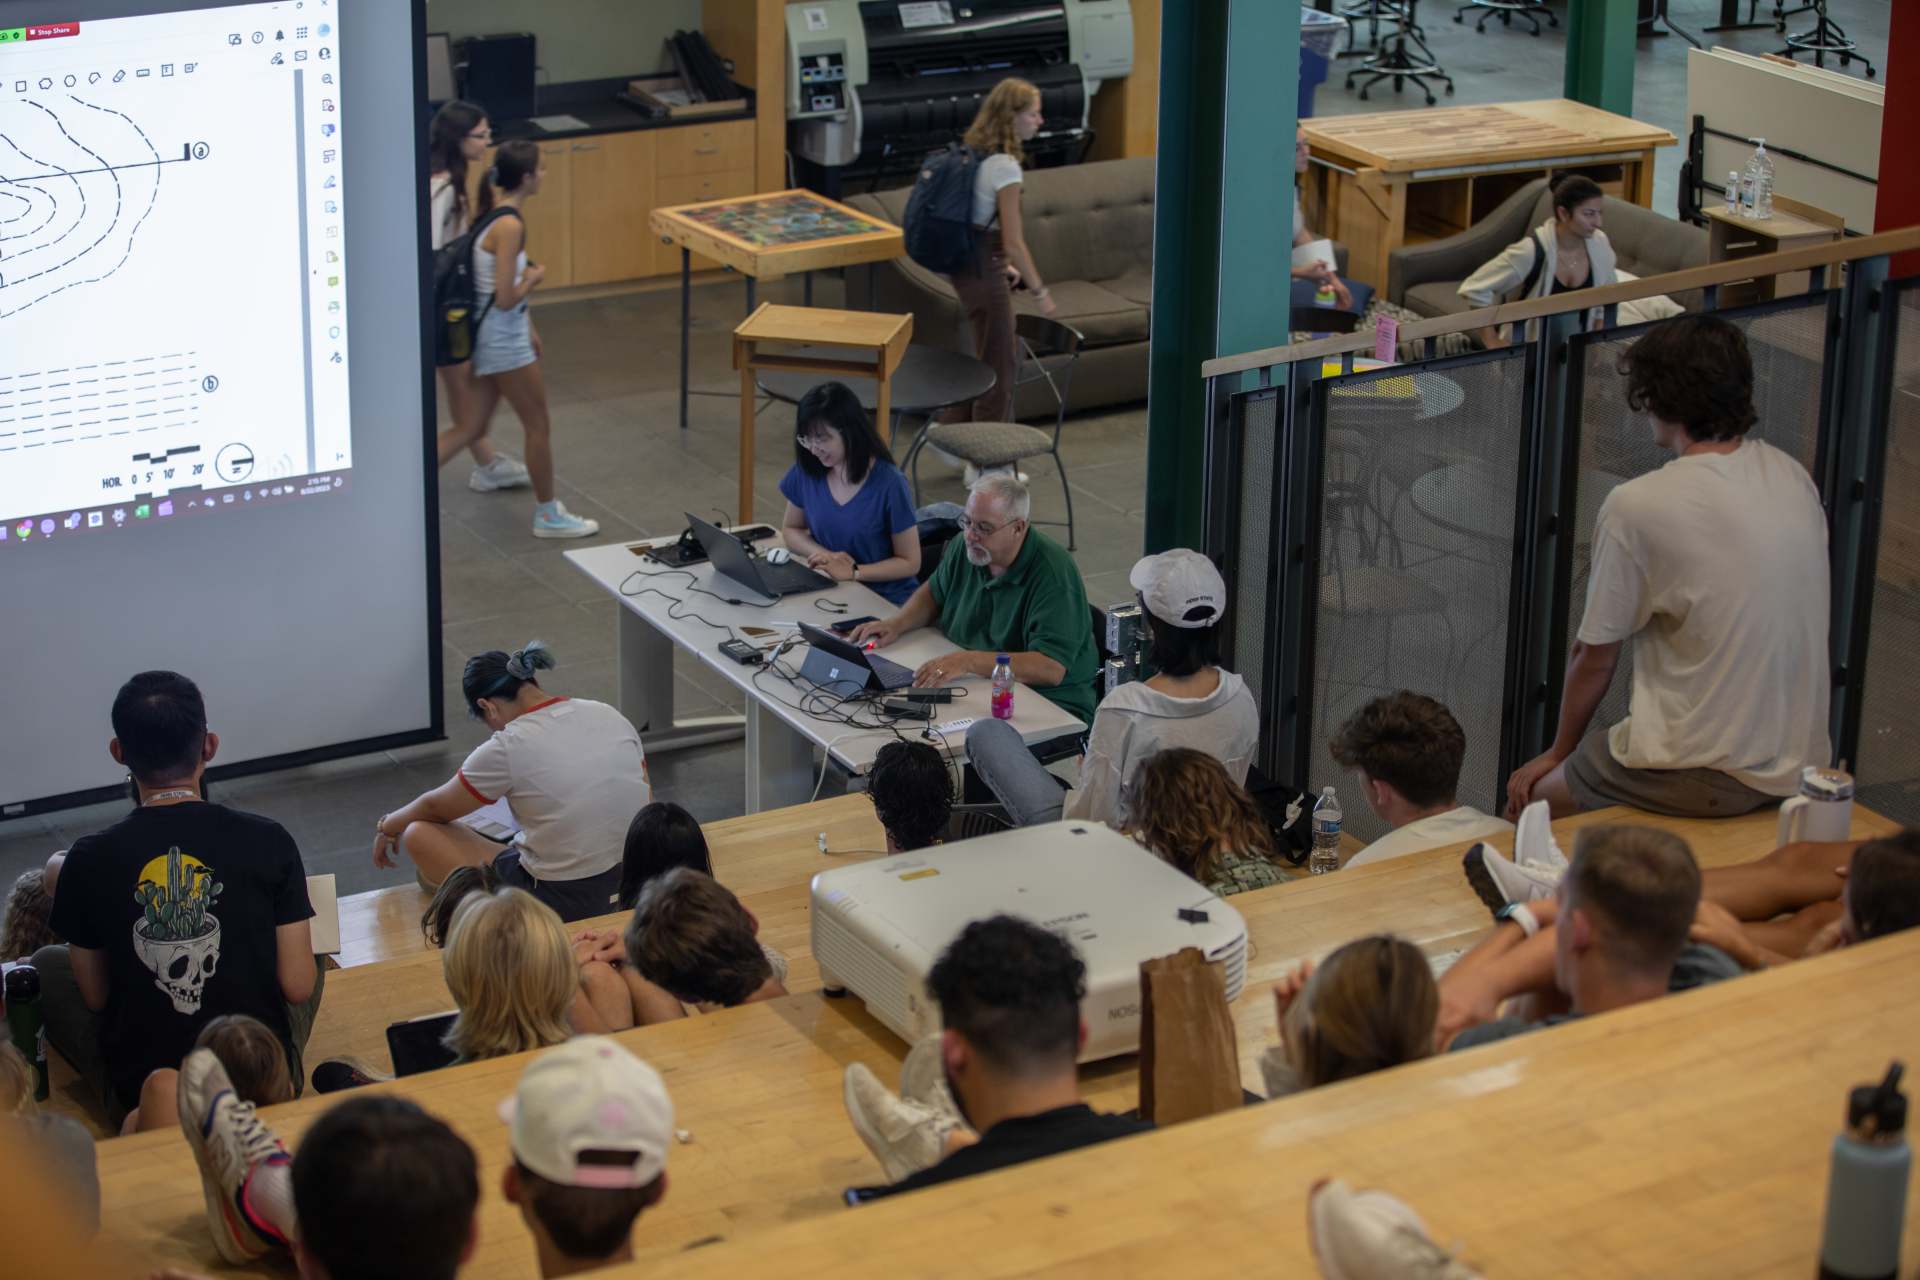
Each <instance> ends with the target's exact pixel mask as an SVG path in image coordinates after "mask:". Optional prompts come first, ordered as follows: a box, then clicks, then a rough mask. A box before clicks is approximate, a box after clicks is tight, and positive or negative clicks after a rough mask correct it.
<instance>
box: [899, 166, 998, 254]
mask: <svg viewBox="0 0 1920 1280" xmlns="http://www.w3.org/2000/svg"><path fill="white" fill-rule="evenodd" d="M980 159H981V157H980V153H979V152H977V151H975V150H974V149H973V148H972V147H970V146H968V145H967V144H966V143H964V142H949V143H948V144H947V146H946V149H945V150H944V151H935V152H931V153H929V154H928V156H927V158H926V160H925V161H924V162H923V163H922V164H921V166H920V176H919V177H918V178H916V179H915V180H914V183H913V194H912V195H910V196H908V197H907V215H906V217H905V218H903V219H902V220H901V221H902V227H901V229H902V230H903V231H904V232H905V233H906V247H907V256H908V257H909V258H912V259H913V260H914V261H915V262H917V263H919V264H920V265H921V266H923V267H925V268H926V269H927V270H929V271H938V272H939V273H940V274H941V275H948V276H950V275H955V274H958V273H959V272H961V271H964V270H966V269H967V268H968V267H970V266H972V265H973V262H974V258H973V254H974V249H975V248H976V246H977V245H978V244H979V241H980V232H979V230H978V228H976V227H975V226H974V225H973V180H974V178H975V177H976V176H977V175H978V174H979V172H980Z"/></svg>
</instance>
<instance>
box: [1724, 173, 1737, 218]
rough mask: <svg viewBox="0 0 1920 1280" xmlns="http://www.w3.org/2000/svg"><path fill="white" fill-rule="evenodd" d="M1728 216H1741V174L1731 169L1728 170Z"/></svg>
mask: <svg viewBox="0 0 1920 1280" xmlns="http://www.w3.org/2000/svg"><path fill="white" fill-rule="evenodd" d="M1727 216H1728V217H1729V218H1737V217H1739V216H1740V175H1739V174H1737V173H1735V172H1734V171H1733V170H1731V169H1729V170H1727Z"/></svg>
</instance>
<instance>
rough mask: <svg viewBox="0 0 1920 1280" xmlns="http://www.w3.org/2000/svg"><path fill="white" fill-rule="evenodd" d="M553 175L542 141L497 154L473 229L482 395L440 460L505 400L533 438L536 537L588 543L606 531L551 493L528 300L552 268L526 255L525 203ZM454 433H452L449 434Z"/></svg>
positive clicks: (548, 440) (548, 431)
mask: <svg viewBox="0 0 1920 1280" xmlns="http://www.w3.org/2000/svg"><path fill="white" fill-rule="evenodd" d="M546 176H547V166H546V162H545V161H544V160H543V159H542V158H541V155H540V148H539V146H538V145H537V144H536V143H532V142H528V141H525V140H524V139H520V140H515V141H512V142H503V143H501V144H500V146H499V147H498V148H496V149H495V151H494V153H493V168H492V169H491V170H490V171H489V172H488V174H487V184H488V185H487V186H486V187H485V188H484V189H483V190H482V191H481V194H480V209H479V218H478V220H477V221H476V222H475V224H474V231H475V239H474V244H473V285H474V297H475V300H476V301H479V302H480V303H481V313H480V327H479V331H478V333H476V334H475V336H474V343H473V374H474V379H475V386H476V392H477V393H476V395H475V397H474V400H473V403H472V404H471V405H470V406H469V415H468V416H467V417H466V418H464V419H463V420H461V421H458V422H456V423H455V424H454V428H453V432H454V433H458V434H457V436H456V438H455V439H454V440H452V441H448V440H447V438H446V436H444V435H443V436H442V437H441V441H442V445H441V456H442V457H445V456H447V446H448V444H451V446H452V448H454V449H459V448H461V447H463V446H464V445H466V444H467V443H469V442H470V441H472V440H475V439H478V438H479V436H480V435H481V434H482V433H483V432H484V431H485V430H486V424H487V420H488V419H489V418H490V417H492V415H493V410H494V408H495V407H496V406H497V405H498V404H499V403H500V400H501V398H502V397H505V399H506V401H507V403H509V404H511V405H512V406H513V411H514V413H515V414H517V415H518V416H519V418H520V425H521V426H522V427H523V428H525V429H526V433H527V471H528V472H529V473H530V475H531V477H532V480H533V496H534V501H535V503H536V506H535V508H534V516H533V536H534V537H536V538H584V537H587V536H588V535H590V534H594V533H598V532H599V531H600V525H599V524H598V523H597V522H596V521H593V520H589V519H586V518H585V517H584V516H577V515H574V514H573V513H572V512H571V511H568V510H567V508H566V505H565V504H564V503H562V502H561V501H559V499H557V498H555V497H554V493H553V446H552V424H551V421H550V420H549V418H548V416H547V384H546V379H545V377H544V376H542V374H541V372H540V335H539V333H538V332H537V331H536V330H535V329H534V327H533V317H532V315H531V314H530V313H529V311H528V308H527V299H528V297H529V296H530V295H531V294H532V293H533V291H534V289H535V287H536V286H538V285H539V283H540V281H541V280H542V279H544V278H545V276H546V274H547V269H546V268H545V267H543V266H540V265H539V264H537V263H533V262H529V261H528V260H527V255H526V252H525V250H526V243H527V224H526V222H525V220H524V219H525V214H524V209H525V206H526V202H527V201H528V200H530V199H532V198H533V197H534V196H535V195H538V194H539V192H540V184H541V183H542V182H543V181H545V179H546ZM508 264H511V265H510V266H509V265H508ZM450 434H452V433H450Z"/></svg>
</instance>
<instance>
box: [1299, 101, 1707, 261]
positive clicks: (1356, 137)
mask: <svg viewBox="0 0 1920 1280" xmlns="http://www.w3.org/2000/svg"><path fill="white" fill-rule="evenodd" d="M1300 127H1301V128H1302V129H1303V130H1304V131H1305V132H1306V135H1307V143H1308V146H1309V148H1310V149H1311V153H1312V156H1313V160H1314V164H1313V166H1312V167H1311V168H1310V169H1309V170H1308V173H1307V183H1306V190H1305V191H1303V192H1302V193H1301V196H1302V200H1303V202H1304V204H1305V208H1306V215H1307V225H1308V226H1310V227H1312V228H1313V229H1314V231H1315V232H1316V233H1318V234H1320V235H1323V236H1330V237H1332V238H1333V239H1335V240H1338V241H1340V243H1342V244H1344V245H1346V246H1347V253H1348V258H1347V275H1348V277H1349V278H1351V279H1354V280H1358V281H1360V282H1361V283H1363V284H1370V285H1372V286H1373V287H1374V288H1375V289H1377V290H1379V291H1381V292H1382V293H1384V292H1385V291H1386V288H1387V255H1388V254H1389V253H1391V252H1392V251H1393V250H1395V249H1397V248H1399V247H1400V246H1401V245H1403V244H1422V243H1424V242H1426V241H1429V240H1442V239H1445V238H1446V237H1448V236H1451V235H1454V234H1456V233H1458V232H1461V231H1465V230H1466V229H1467V228H1468V227H1471V226H1472V225H1473V224H1474V223H1476V222H1478V221H1480V220H1481V219H1482V218H1484V217H1486V216H1487V214H1489V213H1490V212H1492V211H1493V209H1494V208H1495V207H1496V206H1497V205H1499V204H1500V202H1501V201H1503V200H1505V199H1506V198H1507V197H1508V196H1510V195H1512V194H1513V193H1514V192H1516V191H1518V190H1519V189H1520V188H1521V187H1524V186H1525V185H1526V184H1527V183H1529V182H1531V181H1533V180H1534V179H1535V178H1542V177H1547V176H1549V175H1550V174H1553V173H1557V172H1559V171H1561V170H1564V169H1580V170H1582V171H1586V172H1591V173H1595V174H1597V175H1599V177H1598V181H1599V183H1600V189H1601V190H1602V191H1604V192H1605V193H1606V194H1608V195H1610V196H1615V197H1618V198H1619V199H1622V200H1631V201H1632V202H1633V203H1635V204H1637V205H1640V206H1642V207H1643V208H1645V207H1651V205H1652V204H1653V157H1654V151H1655V149H1656V148H1659V147H1671V146H1675V145H1677V144H1678V142H1679V139H1678V138H1676V137H1674V136H1673V135H1672V134H1671V133H1668V132H1667V131H1666V130H1665V129H1662V128H1659V127H1658V126H1656V125H1649V124H1642V123H1640V122H1639V121H1637V120H1630V119H1628V118H1627V117H1625V116H1617V115H1614V114H1612V113H1611V112H1607V111H1602V110H1600V109H1599V108H1598V107H1589V106H1587V105H1585V104H1584V103H1579V102H1573V101H1570V100H1567V99H1563V98H1550V99H1545V100H1542V101H1538V102H1508V103H1498V104H1489V105H1485V106H1476V107H1426V108H1419V109H1415V110H1412V111H1382V112H1376V113H1372V114H1366V115H1352V116H1318V117H1315V118H1314V119H1311V120H1302V121H1301V122H1300ZM1282 216H1284V215H1282Z"/></svg>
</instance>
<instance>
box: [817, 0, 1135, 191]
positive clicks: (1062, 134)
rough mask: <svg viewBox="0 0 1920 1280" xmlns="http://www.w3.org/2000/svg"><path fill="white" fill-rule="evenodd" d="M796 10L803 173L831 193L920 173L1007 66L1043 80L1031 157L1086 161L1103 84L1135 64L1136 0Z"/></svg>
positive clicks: (1034, 160)
mask: <svg viewBox="0 0 1920 1280" xmlns="http://www.w3.org/2000/svg"><path fill="white" fill-rule="evenodd" d="M786 13H787V119H788V121H789V124H788V132H789V137H788V146H789V149H790V152H791V154H792V157H793V163H794V176H795V178H796V180H797V181H798V182H799V184H800V185H801V186H805V187H809V188H811V189H813V190H816V191H819V192H820V193H821V194H823V195H827V196H839V195H841V194H842V192H843V189H845V190H870V189H872V188H873V187H874V186H876V185H883V184H884V185H892V184H891V183H888V181H887V180H888V179H898V178H902V177H905V176H906V175H909V174H911V173H912V172H913V171H914V170H915V169H916V168H917V167H918V166H919V163H920V160H921V157H923V156H924V155H925V154H926V153H927V152H929V151H932V150H935V149H936V148H939V147H942V146H945V145H946V144H947V143H948V142H949V141H952V140H953V139H956V138H958V137H960V136H961V135H962V134H963V133H965V132H966V130H967V126H968V125H969V124H971V123H972V122H973V116H974V112H975V111H977V110H978V109H979V106H980V103H981V101H982V100H983V99H984V98H985V97H986V96H987V94H988V93H989V92H990V91H991V90H992V89H993V86H994V85H996V84H998V83H999V82H1000V81H1002V80H1004V79H1006V78H1007V77H1008V76H1018V77H1020V78H1021V79H1023V80H1029V81H1032V82H1033V84H1034V85H1035V86H1037V87H1038V88H1039V90H1040V102H1041V114H1042V115H1043V116H1044V117H1045V120H1044V122H1043V123H1042V125H1041V127H1040V133H1039V135H1038V136H1037V137H1035V138H1034V139H1033V140H1032V141H1031V142H1029V143H1027V144H1026V152H1027V155H1028V158H1029V160H1028V163H1029V164H1030V165H1033V166H1038V167H1044V166H1047V165H1054V164H1070V163H1074V162H1076V161H1078V160H1080V159H1082V158H1083V157H1084V155H1085V153H1086V150H1087V147H1088V146H1089V145H1090V142H1091V134H1090V133H1089V131H1088V127H1087V104H1088V102H1089V101H1090V100H1091V99H1092V97H1093V94H1094V91H1095V90H1097V89H1098V88H1099V87H1100V82H1101V81H1102V80H1106V79H1112V78H1115V77H1119V76H1124V75H1127V74H1129V73H1130V72H1131V71H1132V70H1133V13H1132V10H1131V8H1130V5H1129V0H1051V3H1049V2H1048V0H799V3H792V4H788V5H787V6H786Z"/></svg>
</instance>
